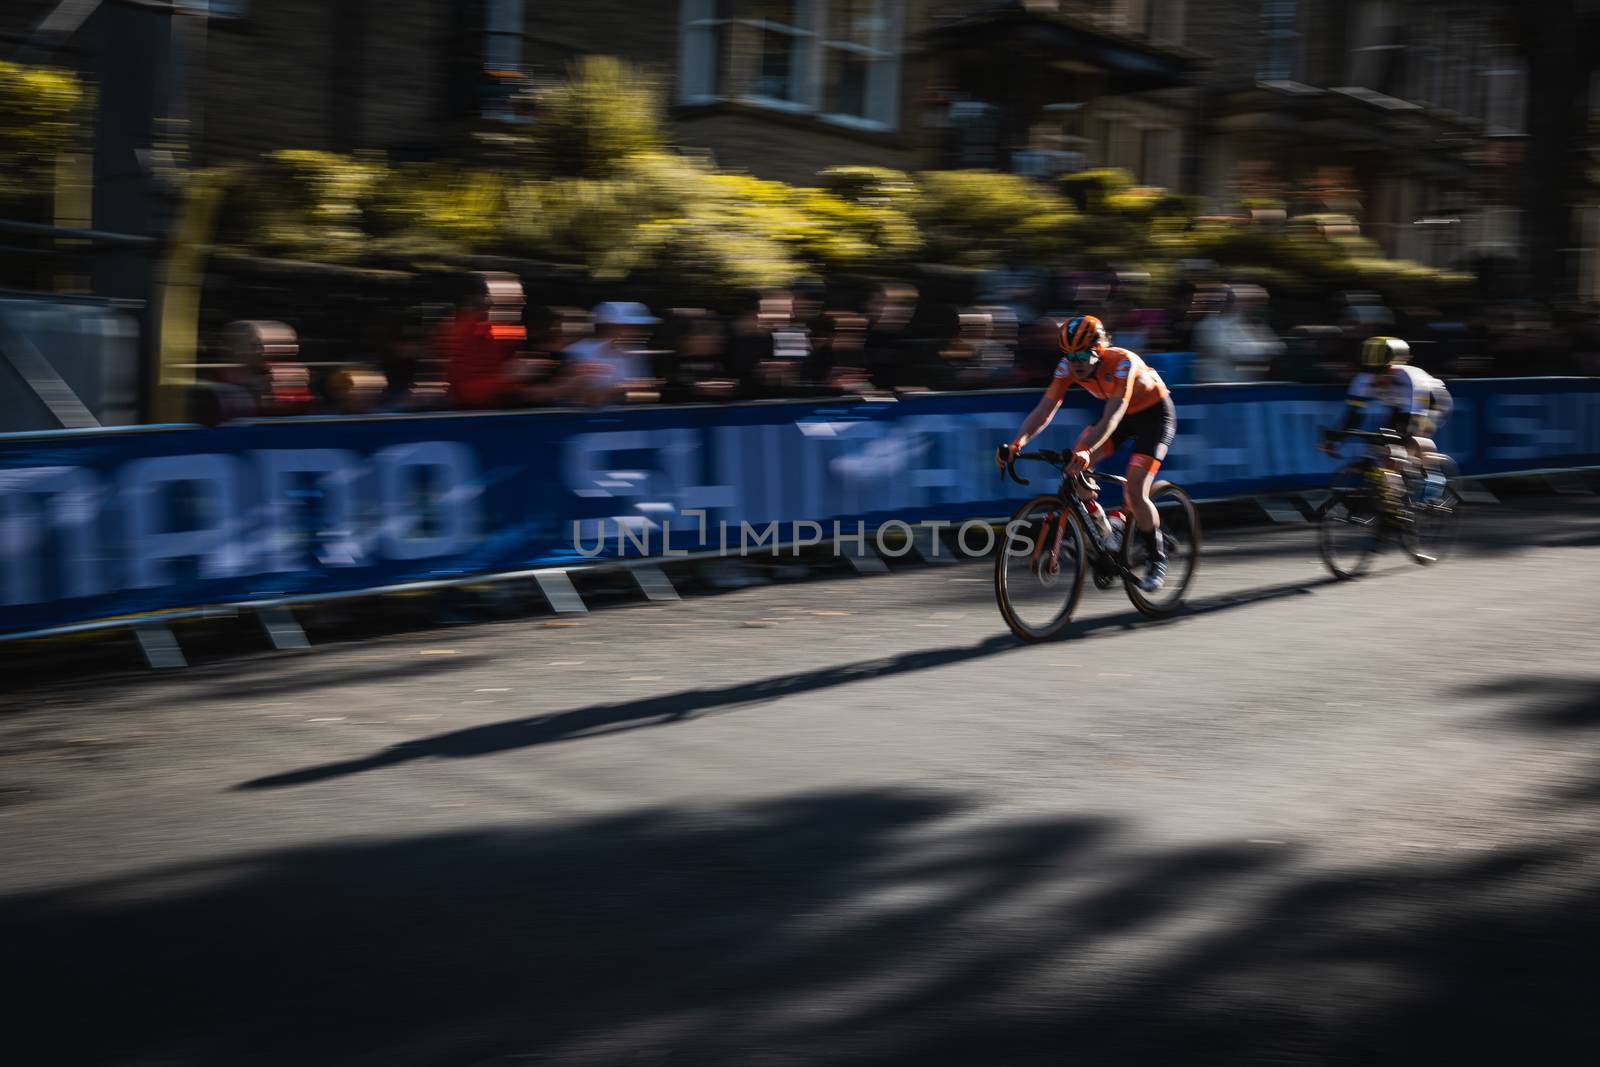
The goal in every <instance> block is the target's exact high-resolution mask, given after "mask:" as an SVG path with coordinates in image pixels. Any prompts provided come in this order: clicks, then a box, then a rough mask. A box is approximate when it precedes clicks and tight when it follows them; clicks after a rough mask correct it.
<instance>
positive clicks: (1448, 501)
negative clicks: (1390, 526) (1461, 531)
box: [1401, 483, 1461, 566]
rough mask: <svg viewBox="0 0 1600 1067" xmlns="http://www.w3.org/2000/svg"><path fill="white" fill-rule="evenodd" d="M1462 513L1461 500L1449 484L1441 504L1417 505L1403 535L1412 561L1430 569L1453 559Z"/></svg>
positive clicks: (1402, 537) (1421, 502)
mask: <svg viewBox="0 0 1600 1067" xmlns="http://www.w3.org/2000/svg"><path fill="white" fill-rule="evenodd" d="M1460 511H1461V497H1460V495H1459V494H1457V492H1456V489H1455V486H1454V485H1451V484H1449V483H1446V484H1445V487H1444V491H1443V492H1442V493H1441V494H1440V496H1439V498H1438V499H1437V500H1434V501H1432V502H1424V501H1417V502H1416V503H1415V504H1413V505H1412V512H1411V523H1410V525H1409V526H1408V527H1406V529H1405V530H1404V531H1403V532H1402V534H1401V542H1402V543H1403V544H1404V545H1405V548H1406V551H1407V552H1409V553H1410V554H1411V558H1412V559H1414V560H1416V561H1417V562H1418V563H1420V564H1422V565H1423V566H1427V565H1429V564H1431V563H1438V562H1439V561H1440V560H1442V559H1444V558H1445V556H1447V555H1449V554H1450V550H1451V549H1452V548H1454V547H1455V543H1456V519H1457V517H1458V516H1459V514H1460Z"/></svg>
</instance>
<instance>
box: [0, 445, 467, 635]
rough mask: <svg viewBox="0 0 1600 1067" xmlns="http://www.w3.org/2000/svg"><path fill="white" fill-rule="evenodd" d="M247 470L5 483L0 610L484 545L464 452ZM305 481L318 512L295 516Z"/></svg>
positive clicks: (405, 451)
mask: <svg viewBox="0 0 1600 1067" xmlns="http://www.w3.org/2000/svg"><path fill="white" fill-rule="evenodd" d="M251 459H252V460H253V462H245V461H243V460H242V459H241V458H240V457H238V456H233V455H226V454H213V453H199V454H191V455H177V456H155V457H147V458H140V459H135V460H132V461H130V462H129V463H127V464H125V465H123V467H122V468H121V469H120V470H119V471H117V472H116V474H115V476H114V478H113V479H112V483H111V484H110V485H109V486H108V485H107V484H106V482H104V481H103V480H102V479H101V477H100V476H99V475H98V474H97V473H96V472H95V471H93V470H90V469H88V468H82V467H23V468H13V469H10V470H0V604H5V605H19V604H33V603H40V602H43V601H49V600H56V599H61V598H65V597H83V596H93V595H97V594H101V593H107V592H113V591H117V590H121V589H153V588H159V587H161V586H165V585H169V584H171V583H172V582H173V581H174V580H176V577H177V576H176V575H175V573H174V571H173V566H172V565H173V564H174V563H176V562H178V561H180V560H194V561H195V564H196V566H195V571H196V574H197V576H198V577H200V578H202V579H215V578H235V577H243V576H246V575H251V574H259V573H272V572H277V573H284V572H289V571H298V570H305V569H309V568H310V567H311V566H312V565H313V562H314V563H315V564H320V565H322V566H325V567H348V566H359V565H362V564H371V563H373V562H376V561H377V558H379V557H380V556H381V557H382V558H387V559H397V560H417V559H425V558H432V557H436V556H443V555H450V554H453V553H457V552H460V551H463V550H464V549H466V548H468V547H470V546H471V544H473V543H474V542H475V541H476V539H477V537H478V523H479V514H478V513H479V506H480V497H481V493H482V486H481V484H480V482H479V478H478V468H477V462H476V459H475V457H474V455H473V452H472V450H471V449H470V448H468V447H467V446H466V445H463V444H459V443H456V442H450V441H424V442H414V443H407V444H403V445H396V446H394V447H392V448H388V449H385V450H383V451H382V452H379V453H378V454H377V455H375V456H373V457H372V458H371V460H370V461H367V462H363V461H362V458H361V457H360V456H359V455H357V454H356V453H354V452H349V451H344V450H339V449H263V450H260V451H258V452H255V453H253V454H252V456H251ZM374 471H375V473H376V477H374ZM307 477H309V479H310V481H311V484H312V485H313V486H314V487H315V491H316V492H315V495H316V498H317V501H316V504H315V506H314V507H311V508H298V507H295V506H293V503H292V498H293V497H294V496H295V495H296V494H298V492H299V488H298V487H299V485H300V484H301V483H302V481H303V480H304V479H305V478H307ZM374 484H376V490H377V491H376V493H375V494H374V493H373V492H372V491H371V488H372V486H373V485H374ZM309 515H315V518H314V519H311V520H309V521H308V518H307V517H308V516H309ZM302 526H305V527H308V528H305V529H300V528H299V527H302ZM113 535H114V537H113ZM312 546H314V551H308V550H307V549H308V548H310V547H312ZM42 560H43V561H53V562H54V566H51V567H43V566H41V561H42Z"/></svg>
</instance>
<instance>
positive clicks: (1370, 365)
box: [1361, 337, 1411, 370]
mask: <svg viewBox="0 0 1600 1067" xmlns="http://www.w3.org/2000/svg"><path fill="white" fill-rule="evenodd" d="M1410 359H1411V346H1410V345H1408V344H1406V343H1405V342H1404V341H1402V340H1400V338H1398V337H1369V338H1367V340H1366V342H1365V343H1364V344H1363V345H1362V346H1361V365H1362V366H1363V367H1365V368H1367V369H1368V370H1382V369H1383V368H1384V367H1387V366H1389V365H1390V364H1393V363H1405V362H1407V361H1408V360H1410Z"/></svg>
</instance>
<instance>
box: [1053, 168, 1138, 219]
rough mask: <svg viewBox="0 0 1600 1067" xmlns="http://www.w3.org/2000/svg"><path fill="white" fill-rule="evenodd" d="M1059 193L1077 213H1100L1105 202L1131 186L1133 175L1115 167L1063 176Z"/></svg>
mask: <svg viewBox="0 0 1600 1067" xmlns="http://www.w3.org/2000/svg"><path fill="white" fill-rule="evenodd" d="M1058 181H1059V182H1060V185H1061V191H1062V192H1063V193H1064V194H1066V196H1067V197H1068V198H1069V199H1070V200H1071V201H1072V202H1073V204H1075V205H1076V206H1077V208H1078V210H1079V211H1101V210H1103V209H1104V208H1105V206H1106V201H1108V200H1110V199H1111V198H1112V197H1114V196H1116V195H1117V194H1119V193H1121V192H1123V191H1124V190H1127V189H1129V188H1131V187H1132V186H1133V175H1132V174H1129V173H1128V172H1127V171H1125V170H1122V169H1120V168H1117V167H1105V168H1102V169H1100V170H1080V171H1078V172H1077V173H1075V174H1063V175H1062V176H1061V177H1060V178H1059V179H1058Z"/></svg>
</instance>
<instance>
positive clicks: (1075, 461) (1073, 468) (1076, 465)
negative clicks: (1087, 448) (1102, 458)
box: [1067, 452, 1094, 474]
mask: <svg viewBox="0 0 1600 1067" xmlns="http://www.w3.org/2000/svg"><path fill="white" fill-rule="evenodd" d="M1093 462H1094V457H1093V456H1091V455H1089V453H1087V452H1074V453H1072V460H1071V461H1070V462H1069V463H1068V464H1067V473H1068V474H1077V473H1078V472H1079V471H1086V470H1088V469H1089V464H1091V463H1093Z"/></svg>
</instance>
